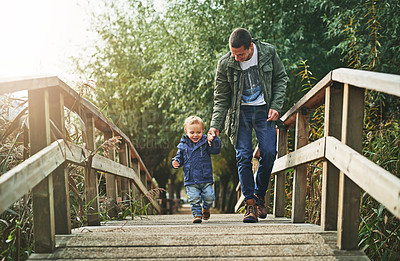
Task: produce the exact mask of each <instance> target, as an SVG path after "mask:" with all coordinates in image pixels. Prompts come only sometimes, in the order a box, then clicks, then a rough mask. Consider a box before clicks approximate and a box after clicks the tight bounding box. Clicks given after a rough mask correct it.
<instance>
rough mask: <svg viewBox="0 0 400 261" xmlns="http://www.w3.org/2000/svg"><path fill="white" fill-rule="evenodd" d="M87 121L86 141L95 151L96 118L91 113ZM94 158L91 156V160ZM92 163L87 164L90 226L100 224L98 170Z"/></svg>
mask: <svg viewBox="0 0 400 261" xmlns="http://www.w3.org/2000/svg"><path fill="white" fill-rule="evenodd" d="M84 123H85V129H86V130H85V133H84V137H85V139H84V140H85V142H86V148H87V149H88V150H89V151H95V149H96V148H95V142H96V138H95V133H94V118H93V115H91V114H86V115H85V117H84ZM90 160H92V158H89V161H90ZM91 166H92V164H88V165H87V166H85V192H86V193H85V199H86V201H85V204H86V205H87V221H88V225H89V226H98V225H100V213H99V179H98V176H97V172H96V171H95V170H94V169H92V167H91Z"/></svg>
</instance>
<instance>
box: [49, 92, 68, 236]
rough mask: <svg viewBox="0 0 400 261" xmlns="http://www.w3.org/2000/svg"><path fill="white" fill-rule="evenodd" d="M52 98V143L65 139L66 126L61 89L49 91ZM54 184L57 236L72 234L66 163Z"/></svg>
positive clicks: (59, 168) (58, 172) (62, 165)
mask: <svg viewBox="0 0 400 261" xmlns="http://www.w3.org/2000/svg"><path fill="white" fill-rule="evenodd" d="M49 96H50V100H51V102H50V119H51V121H52V122H53V124H54V126H52V128H54V131H52V133H53V135H52V137H51V141H52V142H53V141H55V140H56V139H63V138H64V137H63V136H64V135H65V133H64V130H65V126H64V96H63V94H62V93H61V92H60V90H59V89H56V88H52V89H50V90H49ZM53 184H54V208H56V209H57V211H55V224H56V234H71V213H70V203H69V181H68V172H67V168H66V163H63V164H61V165H60V166H59V167H58V168H57V169H56V170H55V171H53Z"/></svg>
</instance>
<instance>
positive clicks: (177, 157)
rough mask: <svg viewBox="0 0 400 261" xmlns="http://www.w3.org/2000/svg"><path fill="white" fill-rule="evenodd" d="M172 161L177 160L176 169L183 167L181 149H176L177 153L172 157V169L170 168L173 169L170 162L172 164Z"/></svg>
mask: <svg viewBox="0 0 400 261" xmlns="http://www.w3.org/2000/svg"><path fill="white" fill-rule="evenodd" d="M174 160H177V161H178V162H179V167H178V168H180V167H182V166H183V164H184V160H183V153H182V150H181V149H179V148H178V152H177V153H176V156H175V157H173V158H172V160H171V167H172V168H174V167H173V166H172V162H174Z"/></svg>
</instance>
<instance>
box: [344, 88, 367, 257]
mask: <svg viewBox="0 0 400 261" xmlns="http://www.w3.org/2000/svg"><path fill="white" fill-rule="evenodd" d="M364 92H365V90H364V89H361V88H357V87H354V86H349V85H348V84H344V90H343V122H342V142H343V143H344V144H346V145H348V146H349V147H351V148H353V149H354V150H356V151H358V152H360V153H361V151H362V136H363V133H362V131H363V122H364ZM350 104H351V105H350ZM360 200H361V189H360V187H358V186H357V184H355V183H354V182H353V181H352V180H351V179H349V178H348V177H347V176H346V175H345V174H344V173H342V172H340V178H339V207H338V208H339V210H338V228H337V233H338V238H337V246H338V247H339V249H341V250H352V249H358V226H359V223H360Z"/></svg>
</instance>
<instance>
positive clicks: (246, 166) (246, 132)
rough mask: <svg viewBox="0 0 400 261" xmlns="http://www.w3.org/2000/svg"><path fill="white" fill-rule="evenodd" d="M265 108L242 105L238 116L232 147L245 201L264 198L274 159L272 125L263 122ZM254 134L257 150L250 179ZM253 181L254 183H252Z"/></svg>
mask: <svg viewBox="0 0 400 261" xmlns="http://www.w3.org/2000/svg"><path fill="white" fill-rule="evenodd" d="M267 119H268V111H267V106H266V105H261V106H249V105H242V106H241V109H240V115H239V130H238V137H237V143H236V146H235V150H236V160H237V166H238V172H239V180H240V184H241V188H242V193H243V195H244V197H245V200H248V199H256V200H257V201H258V199H257V198H256V197H255V194H256V195H257V196H258V197H262V198H264V197H265V192H266V191H267V188H268V183H269V180H270V176H271V171H272V167H273V165H274V161H275V157H276V129H275V122H274V121H267ZM253 129H254V131H255V134H256V137H257V140H258V146H259V150H260V159H259V164H258V169H257V173H256V176H255V177H254V176H253V170H252V158H253V145H252V133H253ZM254 179H255V180H254Z"/></svg>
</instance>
